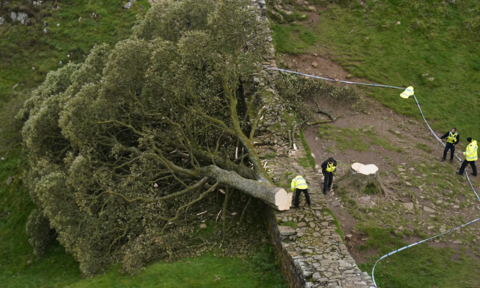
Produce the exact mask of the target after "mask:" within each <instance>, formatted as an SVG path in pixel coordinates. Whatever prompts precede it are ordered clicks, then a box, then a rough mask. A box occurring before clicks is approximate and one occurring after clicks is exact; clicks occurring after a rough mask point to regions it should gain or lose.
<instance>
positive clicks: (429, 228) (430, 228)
mask: <svg viewBox="0 0 480 288" xmlns="http://www.w3.org/2000/svg"><path fill="white" fill-rule="evenodd" d="M433 228H435V226H428V227H427V229H428V230H432V229H433Z"/></svg>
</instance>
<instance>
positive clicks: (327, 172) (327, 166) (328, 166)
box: [321, 157, 337, 195]
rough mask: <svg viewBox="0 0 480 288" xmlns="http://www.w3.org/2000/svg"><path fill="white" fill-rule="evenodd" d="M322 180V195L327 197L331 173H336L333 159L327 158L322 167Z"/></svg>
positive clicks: (330, 185) (335, 164)
mask: <svg viewBox="0 0 480 288" xmlns="http://www.w3.org/2000/svg"><path fill="white" fill-rule="evenodd" d="M321 167H322V174H323V176H324V178H323V194H325V195H327V191H330V189H331V188H332V183H333V173H335V172H336V171H337V161H335V159H333V157H329V158H328V159H327V160H325V161H324V162H323V163H322V165H321Z"/></svg>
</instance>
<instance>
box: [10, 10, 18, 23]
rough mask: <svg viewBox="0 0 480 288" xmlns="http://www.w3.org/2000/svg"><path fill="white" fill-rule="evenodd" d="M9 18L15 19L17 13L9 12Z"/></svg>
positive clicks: (13, 20)
mask: <svg viewBox="0 0 480 288" xmlns="http://www.w3.org/2000/svg"><path fill="white" fill-rule="evenodd" d="M10 18H12V22H15V21H17V13H15V12H12V13H10Z"/></svg>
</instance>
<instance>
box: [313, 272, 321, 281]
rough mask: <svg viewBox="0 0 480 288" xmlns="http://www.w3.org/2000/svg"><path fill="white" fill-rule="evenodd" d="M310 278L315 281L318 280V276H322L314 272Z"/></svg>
mask: <svg viewBox="0 0 480 288" xmlns="http://www.w3.org/2000/svg"><path fill="white" fill-rule="evenodd" d="M312 278H313V281H315V282H317V281H319V280H320V278H322V276H321V275H320V273H318V272H316V273H314V274H313V276H312Z"/></svg>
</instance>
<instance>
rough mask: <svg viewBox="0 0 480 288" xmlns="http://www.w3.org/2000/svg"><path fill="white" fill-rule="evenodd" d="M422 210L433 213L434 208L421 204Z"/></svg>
mask: <svg viewBox="0 0 480 288" xmlns="http://www.w3.org/2000/svg"><path fill="white" fill-rule="evenodd" d="M423 210H424V211H426V212H429V213H435V210H434V209H432V208H429V207H427V206H423Z"/></svg>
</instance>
